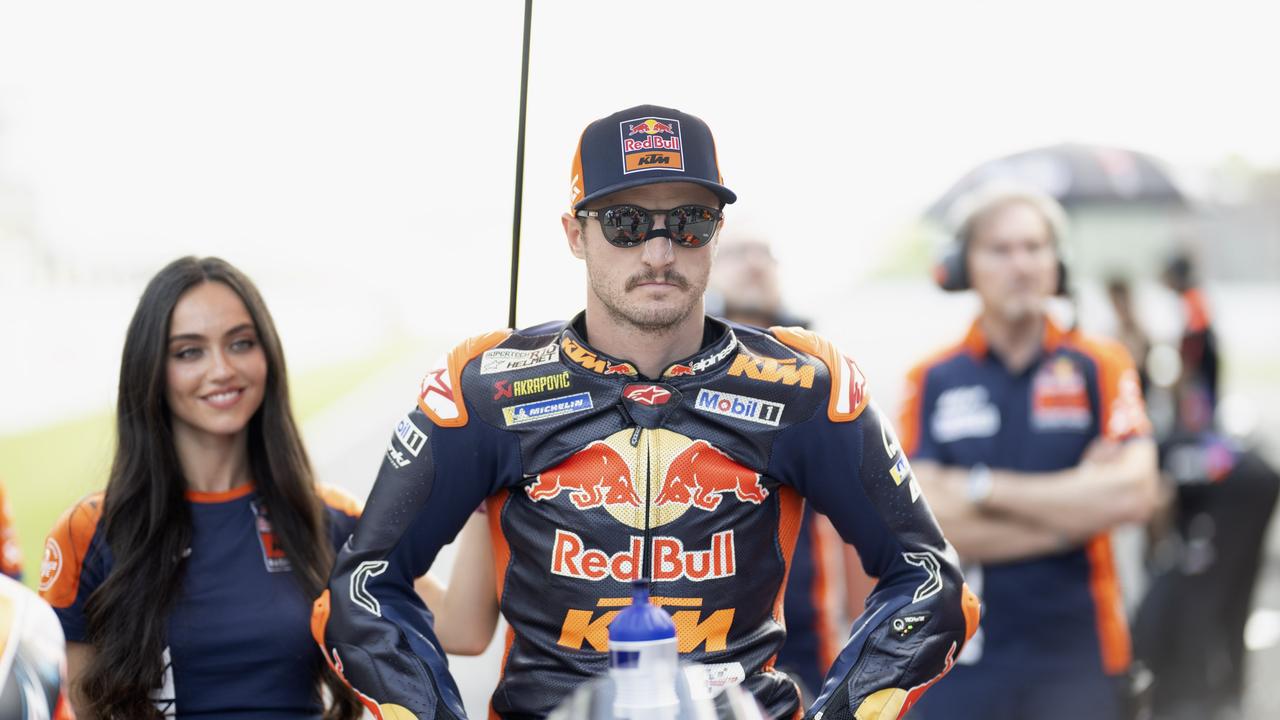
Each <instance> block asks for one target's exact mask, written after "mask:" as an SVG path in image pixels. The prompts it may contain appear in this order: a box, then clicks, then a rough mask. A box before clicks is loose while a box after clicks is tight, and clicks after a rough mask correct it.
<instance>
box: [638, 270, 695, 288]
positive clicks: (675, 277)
mask: <svg viewBox="0 0 1280 720" xmlns="http://www.w3.org/2000/svg"><path fill="white" fill-rule="evenodd" d="M647 282H665V283H670V284H672V285H675V286H676V287H678V288H680V289H681V290H688V289H689V280H688V279H687V278H686V277H685V276H683V275H681V274H680V273H678V272H676V271H675V270H668V271H667V272H666V273H665V274H662V275H659V274H658V273H656V272H653V271H649V272H644V273H641V274H639V275H632V276H631V277H630V278H629V279H628V280H627V290H635V289H636V288H638V287H640V285H641V284H642V283H647Z"/></svg>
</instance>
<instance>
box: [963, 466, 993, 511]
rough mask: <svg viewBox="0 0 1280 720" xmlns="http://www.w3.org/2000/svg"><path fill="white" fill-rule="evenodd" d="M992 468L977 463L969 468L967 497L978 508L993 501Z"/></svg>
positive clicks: (966, 486) (966, 487) (966, 488)
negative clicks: (990, 500)
mask: <svg viewBox="0 0 1280 720" xmlns="http://www.w3.org/2000/svg"><path fill="white" fill-rule="evenodd" d="M992 484H993V483H992V480H991V468H989V467H987V466H986V465H985V464H984V463H977V464H975V465H974V466H973V467H971V468H969V481H968V483H967V484H966V485H965V496H966V497H968V498H969V502H971V503H973V504H974V505H976V506H978V507H982V506H983V505H984V504H986V502H987V500H989V499H991V486H992Z"/></svg>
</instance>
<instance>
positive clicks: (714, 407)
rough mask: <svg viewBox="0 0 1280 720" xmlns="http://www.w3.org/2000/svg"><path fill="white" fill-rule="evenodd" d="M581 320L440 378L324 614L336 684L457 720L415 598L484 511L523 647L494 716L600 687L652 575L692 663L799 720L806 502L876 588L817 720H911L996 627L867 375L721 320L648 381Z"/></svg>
mask: <svg viewBox="0 0 1280 720" xmlns="http://www.w3.org/2000/svg"><path fill="white" fill-rule="evenodd" d="M582 317H583V316H582V315H579V316H578V318H577V319H575V320H574V321H573V322H571V323H568V324H565V323H556V324H547V325H542V326H538V327H534V328H530V329H526V330H520V331H515V332H512V331H510V330H501V331H496V332H492V333H488V334H486V335H481V336H477V337H475V338H472V339H470V340H468V341H466V342H464V343H463V344H462V345H460V346H458V347H457V348H455V349H454V350H453V351H452V352H451V353H450V354H449V355H448V356H447V359H446V360H445V361H443V362H442V363H440V365H439V366H438V367H437V368H436V369H435V370H433V371H431V372H430V373H428V374H427V376H426V378H425V379H424V380H423V385H422V391H421V394H420V397H419V400H418V404H417V406H416V407H415V408H414V409H413V410H412V411H411V412H409V413H408V414H407V415H406V417H405V418H403V419H402V420H401V421H400V423H399V425H398V426H397V428H396V430H395V432H394V433H393V436H392V438H391V440H390V441H389V445H388V449H387V455H386V457H385V458H384V460H383V463H382V467H381V470H380V472H379V475H378V479H377V482H376V484H375V486H374V488H373V490H372V492H371V494H370V497H369V500H368V504H367V506H366V509H365V512H364V516H363V518H362V519H361V521H360V523H359V525H358V526H357V528H356V530H355V533H354V534H353V535H352V536H351V538H350V539H348V541H347V544H346V545H345V546H344V547H343V549H342V551H341V552H340V553H339V555H338V558H337V560H336V564H335V567H334V571H333V575H332V577H331V579H330V582H329V589H328V590H327V591H326V592H325V594H324V595H322V596H321V597H320V598H319V599H318V600H317V601H316V606H315V612H314V615H313V618H312V630H313V633H314V634H315V636H316V640H317V642H319V643H320V645H321V647H322V649H323V650H324V653H325V656H326V658H327V659H328V661H329V662H330V663H331V664H332V665H333V666H334V668H335V669H336V670H338V672H339V673H341V674H342V675H343V676H344V677H345V679H346V680H347V681H348V682H349V683H350V684H351V685H352V687H354V688H355V689H356V690H357V692H358V693H359V694H360V696H361V697H362V700H363V701H364V702H365V705H366V706H367V707H368V708H369V709H370V711H371V712H372V713H373V714H374V715H375V716H376V717H379V718H393V717H394V718H401V717H418V718H452V717H463V715H464V711H463V707H462V703H461V701H460V699H459V695H458V691H457V689H456V687H455V685H454V683H453V680H452V678H451V677H450V675H449V672H448V669H447V666H446V659H445V656H444V654H443V652H442V651H441V648H440V645H439V643H438V641H437V640H436V637H435V634H434V632H433V629H432V622H433V621H432V616H431V614H430V612H429V611H428V610H427V609H426V608H425V607H424V606H423V604H422V602H421V600H420V599H419V597H418V596H417V595H416V594H415V592H414V589H413V579H414V578H416V577H418V576H420V575H422V574H423V573H425V572H426V571H427V569H428V568H429V567H430V566H431V563H432V561H433V560H434V559H435V557H436V553H437V551H438V550H439V549H440V548H441V546H443V545H445V544H446V543H448V542H450V541H451V540H452V538H453V537H454V536H455V535H456V533H457V532H458V530H459V529H460V528H461V527H462V526H463V524H464V523H465V522H466V520H467V518H468V517H469V516H470V514H471V513H472V511H473V510H474V509H475V508H476V507H477V505H479V504H480V503H481V502H487V506H488V511H489V512H488V517H489V522H490V525H491V529H492V537H493V540H494V551H495V573H496V580H497V593H498V597H499V602H500V606H501V609H502V613H503V615H504V616H505V617H506V619H507V621H508V622H509V623H510V629H509V631H508V634H507V649H506V652H505V654H504V656H503V661H502V677H501V680H500V681H499V684H498V687H497V690H496V691H495V692H494V695H493V699H492V702H491V707H492V710H493V711H494V712H495V713H496V714H497V715H499V716H502V717H521V718H523V717H542V716H545V715H547V714H548V713H549V712H550V711H551V710H552V709H554V707H555V706H556V705H557V704H558V703H559V702H560V700H561V699H562V698H564V697H565V696H567V695H568V694H569V693H570V692H571V691H572V690H573V689H574V688H575V687H576V686H577V685H578V684H579V683H581V682H583V681H585V680H587V679H589V678H590V677H592V676H595V675H600V674H603V673H605V672H606V671H607V668H608V654H607V652H606V650H607V642H608V634H607V627H608V624H609V622H610V621H611V620H612V618H613V616H614V615H616V614H617V612H618V611H619V609H620V608H621V607H622V606H624V605H626V604H627V603H628V602H629V596H630V589H629V588H630V581H631V580H632V579H634V578H637V577H639V576H641V575H642V574H643V575H645V576H647V577H649V578H651V580H652V582H651V586H650V587H651V592H652V595H653V601H654V602H655V603H657V604H659V605H662V606H664V607H666V608H667V610H668V611H669V612H671V613H672V616H673V618H674V620H675V622H676V626H677V634H678V643H679V650H680V653H681V659H682V660H684V661H692V662H698V663H703V664H706V665H709V666H711V668H712V670H713V672H712V676H713V677H716V678H719V679H720V680H721V681H725V682H734V681H740V682H741V683H742V684H743V686H744V687H745V688H746V689H747V690H749V691H750V692H751V693H753V694H754V696H755V697H756V699H757V700H759V701H760V703H761V705H762V706H763V707H764V708H765V710H766V711H767V712H768V713H769V714H770V715H771V716H773V717H776V718H783V717H795V716H797V715H798V714H799V711H800V707H799V705H800V699H799V694H798V692H797V689H796V687H795V685H794V683H792V682H791V681H790V680H789V679H788V678H787V677H786V676H785V675H784V674H782V673H781V672H778V671H775V670H774V669H773V662H774V658H775V656H776V654H777V651H778V648H779V647H780V646H781V645H782V642H783V639H784V637H785V630H784V628H783V626H782V597H783V590H784V586H785V582H786V576H787V570H788V566H789V562H790V556H791V551H792V549H793V547H794V545H795V539H796V533H797V532H798V529H799V526H800V516H801V511H802V509H803V503H804V502H805V500H806V499H807V500H808V501H809V502H812V503H813V504H814V506H815V507H817V509H818V510H820V511H821V512H823V513H825V514H826V515H827V516H828V517H829V518H831V521H832V522H833V523H834V525H835V527H836V529H837V530H838V531H839V532H840V534H841V535H842V536H843V538H844V539H845V541H846V542H849V543H852V544H853V545H855V546H856V547H857V550H858V555H859V556H860V557H861V558H862V562H863V564H864V566H865V569H866V571H867V572H868V573H869V574H870V575H872V576H875V577H878V578H879V584H878V585H877V587H876V589H875V591H874V592H873V593H872V595H871V596H870V597H869V599H868V601H867V606H866V610H865V611H864V612H863V614H862V615H861V616H860V617H859V618H858V619H857V620H856V622H855V623H854V626H853V632H852V634H851V636H850V638H849V640H848V642H847V643H846V644H845V646H844V648H843V649H842V651H841V652H840V654H839V656H838V658H837V660H836V662H835V664H834V665H833V666H832V668H831V670H830V672H829V674H828V676H827V679H826V681H825V683H824V686H823V688H822V692H821V694H820V696H819V697H818V699H817V700H816V701H815V703H814V704H813V705H812V707H811V708H810V709H809V711H808V715H809V716H810V717H815V718H819V719H822V718H825V720H843V719H846V718H857V719H858V720H867V719H870V718H898V717H901V716H902V715H903V714H905V712H906V710H907V708H909V707H910V706H911V704H912V703H913V702H914V701H915V699H916V698H918V697H919V696H920V694H921V693H923V691H924V689H925V688H927V687H928V685H930V684H932V683H933V682H934V681H936V680H937V679H938V678H939V677H940V676H941V675H942V674H943V673H945V672H946V671H947V670H948V669H950V667H951V663H952V661H953V660H954V658H955V657H956V655H957V654H958V653H959V651H960V648H961V646H962V645H963V644H964V642H965V641H966V639H967V638H968V637H969V636H971V635H972V634H973V632H974V630H975V629H976V627H977V622H978V603H977V599H976V598H975V597H974V596H973V595H972V594H971V593H969V591H968V589H967V588H966V587H964V585H963V582H962V579H961V575H960V571H959V569H958V567H957V563H956V557H955V553H954V551H953V550H952V548H951V547H950V545H949V544H948V543H947V542H946V540H945V539H944V538H943V536H942V533H941V531H940V530H939V528H938V526H937V524H936V522H935V521H934V519H933V515H932V513H931V512H930V510H929V508H928V503H927V502H926V501H925V499H924V498H923V497H922V496H921V495H920V492H919V488H918V486H917V485H916V483H915V480H914V478H913V477H912V475H911V469H910V466H909V465H908V464H907V460H906V457H905V455H903V453H902V451H901V448H900V447H899V445H898V442H897V439H896V437H895V435H894V433H893V429H892V428H891V427H890V425H889V422H888V420H886V419H884V418H883V417H882V416H881V414H880V413H879V412H878V410H877V409H876V408H875V406H874V405H872V404H869V397H868V395H867V391H866V386H865V379H864V378H863V376H862V374H861V372H860V371H859V370H858V368H857V366H856V365H855V364H854V362H853V361H852V360H850V359H848V358H847V357H845V356H843V355H841V354H840V353H839V351H837V350H836V349H835V348H834V346H832V345H831V343H829V342H828V341H826V340H825V339H823V338H822V337H820V336H818V335H815V334H813V333H810V332H808V331H804V330H800V329H796V328H773V329H772V330H769V331H762V330H758V329H755V328H749V327H745V326H740V325H733V324H726V323H723V322H720V321H718V320H714V319H711V318H708V319H707V320H706V325H705V332H704V338H703V339H704V342H703V348H702V350H700V351H699V352H698V353H697V354H696V355H694V356H693V357H690V358H688V359H686V360H683V361H681V362H678V363H675V364H673V365H671V366H669V367H668V368H667V369H666V370H665V371H664V372H663V373H662V375H661V377H660V378H659V379H658V380H648V379H645V378H643V377H640V376H639V375H638V373H637V370H636V367H635V366H634V365H633V364H632V363H629V362H626V361H625V360H618V359H614V358H610V357H608V356H606V355H604V354H602V353H600V352H599V351H597V350H595V349H593V348H591V347H590V346H589V345H588V344H587V342H586V339H585V324H584V322H583V319H582Z"/></svg>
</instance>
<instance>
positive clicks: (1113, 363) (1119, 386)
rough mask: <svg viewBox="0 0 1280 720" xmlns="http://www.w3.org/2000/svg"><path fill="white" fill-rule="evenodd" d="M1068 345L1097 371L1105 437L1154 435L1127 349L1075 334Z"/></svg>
mask: <svg viewBox="0 0 1280 720" xmlns="http://www.w3.org/2000/svg"><path fill="white" fill-rule="evenodd" d="M1068 342H1069V344H1070V346H1071V347H1073V348H1074V349H1076V350H1079V351H1080V352H1082V353H1084V354H1085V355H1086V356H1088V357H1089V358H1090V359H1091V360H1093V362H1094V364H1095V365H1096V366H1097V368H1098V398H1099V403H1100V404H1101V407H1100V408H1099V411H1100V413H1101V415H1100V417H1099V418H1098V426H1099V427H1100V428H1102V435H1103V437H1107V438H1110V439H1112V440H1125V439H1128V438H1131V437H1136V436H1139V435H1150V434H1151V421H1150V420H1149V419H1148V418H1147V406H1146V403H1145V402H1144V401H1143V399H1142V384H1141V381H1140V380H1139V379H1138V371H1137V370H1136V369H1135V368H1134V365H1133V358H1132V357H1130V356H1129V351H1128V349H1126V348H1125V346H1124V345H1122V344H1120V343H1119V342H1118V341H1115V340H1110V339H1106V338H1095V337H1090V336H1088V335H1084V334H1083V333H1080V332H1075V333H1072V334H1071V336H1070V339H1069V341H1068Z"/></svg>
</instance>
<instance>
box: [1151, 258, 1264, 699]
mask: <svg viewBox="0 0 1280 720" xmlns="http://www.w3.org/2000/svg"><path fill="white" fill-rule="evenodd" d="M1162 280H1163V281H1164V283H1165V286H1166V287H1168V288H1169V289H1170V290H1172V291H1173V292H1175V293H1177V295H1178V297H1179V299H1180V300H1181V304H1182V309H1183V312H1184V322H1183V330H1182V333H1181V336H1180V339H1179V352H1178V356H1179V357H1180V358H1181V371H1180V373H1179V374H1178V376H1177V379H1176V381H1175V382H1174V384H1173V387H1172V388H1169V390H1171V391H1172V393H1173V396H1174V402H1173V409H1174V422H1173V423H1172V428H1171V429H1170V430H1169V431H1168V432H1167V434H1166V435H1165V436H1163V437H1161V439H1160V440H1161V442H1160V466H1161V469H1162V470H1163V475H1164V478H1165V480H1166V484H1167V486H1168V487H1170V488H1171V490H1170V492H1171V494H1172V495H1173V498H1174V501H1173V503H1172V507H1171V508H1170V511H1169V513H1168V515H1169V517H1167V519H1165V520H1164V522H1162V523H1158V524H1157V527H1158V528H1160V529H1161V530H1163V532H1162V533H1161V534H1160V536H1159V537H1158V538H1157V544H1156V545H1155V551H1154V552H1153V553H1152V572H1153V579H1152V582H1151V587H1150V589H1149V591H1148V592H1147V595H1146V596H1145V597H1144V598H1143V600H1142V603H1141V605H1140V607H1139V608H1138V614H1137V619H1136V621H1135V624H1134V640H1135V649H1136V652H1137V655H1138V657H1139V658H1141V659H1142V660H1143V662H1144V663H1145V664H1146V665H1147V666H1148V667H1150V668H1151V670H1152V671H1153V672H1154V673H1155V677H1156V682H1155V688H1154V692H1153V696H1152V700H1153V703H1152V710H1153V712H1154V716H1155V717H1156V718H1159V719H1160V720H1190V719H1191V718H1207V719H1209V720H1230V719H1232V718H1238V717H1240V716H1241V715H1240V713H1241V705H1242V702H1243V694H1244V683H1245V670H1246V667H1245V665H1246V663H1245V661H1246V659H1247V657H1248V654H1247V653H1246V652H1245V646H1244V629H1245V624H1246V622H1247V621H1248V618H1249V614H1250V612H1251V610H1252V607H1253V594H1254V588H1255V586H1256V584H1257V580H1258V574H1259V568H1260V566H1261V563H1262V559H1263V553H1264V551H1265V548H1266V533H1267V529H1268V528H1269V526H1270V524H1271V518H1272V515H1273V514H1274V511H1275V506H1276V502H1277V496H1278V495H1280V475H1277V473H1276V471H1275V469H1274V468H1272V467H1271V466H1270V465H1269V464H1268V463H1267V462H1266V461H1265V460H1264V459H1263V458H1262V456H1261V455H1259V454H1258V452H1256V450H1254V449H1253V448H1251V447H1249V445H1248V444H1247V443H1245V442H1243V441H1242V440H1241V439H1239V438H1235V437H1231V436H1230V435H1228V434H1227V433H1225V432H1223V431H1222V430H1221V429H1220V427H1219V425H1218V423H1217V422H1216V415H1217V407H1218V398H1219V383H1218V373H1219V369H1218V368H1219V357H1218V344H1217V340H1216V337H1215V333H1214V329H1213V324H1212V321H1211V318H1210V314H1209V310H1208V303H1207V300H1206V298H1205V296H1204V293H1203V291H1202V290H1201V288H1200V287H1199V282H1198V279H1197V277H1196V271H1195V267H1194V265H1193V263H1192V262H1191V259H1190V258H1189V257H1188V256H1186V255H1182V254H1179V255H1177V256H1175V257H1173V258H1172V259H1171V261H1170V262H1169V263H1168V265H1167V266H1166V268H1165V271H1164V274H1163V277H1162Z"/></svg>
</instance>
